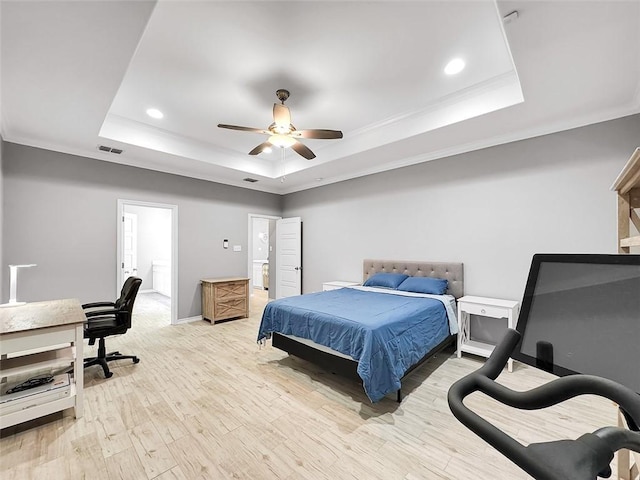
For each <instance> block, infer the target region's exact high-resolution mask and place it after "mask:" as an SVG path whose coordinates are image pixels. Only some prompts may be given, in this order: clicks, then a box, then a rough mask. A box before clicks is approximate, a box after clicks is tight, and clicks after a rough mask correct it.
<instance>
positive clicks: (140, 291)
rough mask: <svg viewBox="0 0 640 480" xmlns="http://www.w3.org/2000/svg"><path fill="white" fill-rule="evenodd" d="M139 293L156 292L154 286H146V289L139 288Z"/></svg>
mask: <svg viewBox="0 0 640 480" xmlns="http://www.w3.org/2000/svg"><path fill="white" fill-rule="evenodd" d="M138 293H155V290H154V289H153V288H146V289H144V290H138Z"/></svg>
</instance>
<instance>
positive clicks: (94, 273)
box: [1, 142, 281, 319]
mask: <svg viewBox="0 0 640 480" xmlns="http://www.w3.org/2000/svg"><path fill="white" fill-rule="evenodd" d="M3 171H4V173H3V179H2V180H3V190H4V191H3V198H4V209H3V212H4V234H3V237H2V238H3V242H2V243H3V250H4V258H3V263H2V266H3V270H2V272H1V274H2V276H3V277H4V280H5V281H4V285H3V298H8V269H7V268H6V264H8V263H37V264H38V266H37V267H35V268H31V269H24V270H25V271H24V272H20V273H21V277H20V278H19V281H18V299H19V300H20V299H21V300H25V301H39V300H48V299H55V298H69V297H75V298H79V299H80V301H82V302H88V301H97V300H109V299H112V298H114V297H115V293H116V265H117V264H116V221H117V200H118V199H125V200H137V201H144V202H156V203H166V204H173V205H177V206H178V222H179V227H178V230H179V231H178V262H179V264H178V269H179V270H178V299H177V301H178V318H181V319H182V318H189V317H193V316H197V315H200V313H201V304H200V303H201V297H200V284H199V280H200V279H201V278H206V277H217V276H236V275H242V276H244V275H246V274H247V237H248V230H247V223H248V222H247V218H248V214H249V213H261V214H265V215H279V214H280V211H281V197H280V196H278V195H275V194H270V193H263V192H257V191H254V190H248V189H243V188H238V187H232V186H228V185H222V184H217V183H213V182H207V181H203V180H196V179H192V178H186V177H181V176H177V175H169V174H164V173H159V172H153V171H150V170H145V169H141V168H135V167H129V166H124V165H119V164H115V163H109V162H103V161H99V160H94V159H90V158H84V157H78V156H73V155H67V154H63V153H58V152H53V151H49V150H43V149H39V148H33V147H27V146H23V145H18V144H13V143H8V142H6V143H5V144H4V149H3ZM224 238H228V239H229V243H230V244H231V245H241V246H242V247H243V248H242V251H241V252H234V251H233V250H232V249H228V250H225V249H223V248H222V240H223V239H224ZM5 270H6V272H5ZM27 270H28V272H27Z"/></svg>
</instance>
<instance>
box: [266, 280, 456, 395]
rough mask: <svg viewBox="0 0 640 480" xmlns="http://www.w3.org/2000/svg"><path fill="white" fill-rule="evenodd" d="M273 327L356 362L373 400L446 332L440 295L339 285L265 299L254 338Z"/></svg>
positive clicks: (391, 389)
mask: <svg viewBox="0 0 640 480" xmlns="http://www.w3.org/2000/svg"><path fill="white" fill-rule="evenodd" d="M272 332H279V333H283V334H285V335H295V336H297V337H302V338H307V339H311V340H313V341H314V342H316V343H319V344H321V345H325V346H327V347H330V348H332V349H334V350H336V351H338V352H340V353H343V354H345V355H348V356H350V357H351V358H353V359H354V360H356V361H357V362H358V375H360V377H361V378H362V381H363V384H364V389H365V392H366V393H367V395H368V397H369V398H370V399H371V401H372V402H377V401H378V400H380V399H381V398H382V397H384V396H385V395H386V394H387V393H390V392H394V391H396V390H398V389H399V388H400V379H401V378H402V376H403V375H404V374H405V372H406V371H407V370H408V369H409V368H410V367H411V366H412V365H414V364H415V363H416V362H417V361H418V360H420V359H421V358H422V357H423V356H424V355H425V354H426V353H427V352H428V351H429V350H431V349H432V348H433V347H435V346H436V345H438V344H439V343H440V342H442V341H443V340H444V339H445V338H446V337H447V336H448V335H449V332H450V330H449V320H448V318H447V313H446V311H445V307H444V305H443V303H442V302H441V301H440V300H437V299H434V298H424V297H410V296H401V295H394V294H389V293H379V292H372V291H362V290H357V289H352V288H341V289H338V290H330V291H327V292H318V293H310V294H306V295H300V296H295V297H288V298H283V299H280V300H275V301H273V302H270V303H268V304H267V306H266V307H265V309H264V313H263V315H262V322H261V323H260V329H259V331H258V341H261V340H263V339H265V338H270V337H271V333H272Z"/></svg>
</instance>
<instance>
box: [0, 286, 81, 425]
mask: <svg viewBox="0 0 640 480" xmlns="http://www.w3.org/2000/svg"><path fill="white" fill-rule="evenodd" d="M85 321H86V317H85V315H84V312H83V311H82V306H81V305H80V302H79V301H78V300H76V299H65V300H52V301H48V302H35V303H27V304H26V305H21V306H17V307H9V308H3V309H0V377H1V378H2V381H3V382H5V381H7V379H10V378H11V377H15V378H19V377H24V376H25V375H28V374H29V373H31V372H41V371H46V370H49V371H53V370H54V369H60V368H64V367H65V366H67V367H69V366H71V365H72V364H73V378H72V380H71V392H70V395H69V396H68V397H66V398H59V399H55V400H51V401H47V402H43V403H40V402H37V401H35V402H34V405H31V404H29V407H28V408H25V409H24V410H20V411H16V412H12V413H6V414H2V415H0V428H6V427H10V426H12V425H16V424H18V423H22V422H26V421H28V420H32V419H34V418H38V417H42V416H45V415H49V414H51V413H55V412H59V411H61V410H66V409H68V408H72V407H73V409H74V414H75V417H76V418H80V417H82V413H83V408H82V389H83V375H84V373H83V366H84V365H83V356H82V346H83V323H84V322H85ZM44 393H46V392H44ZM38 395H41V394H36V395H34V396H33V397H37V396H38Z"/></svg>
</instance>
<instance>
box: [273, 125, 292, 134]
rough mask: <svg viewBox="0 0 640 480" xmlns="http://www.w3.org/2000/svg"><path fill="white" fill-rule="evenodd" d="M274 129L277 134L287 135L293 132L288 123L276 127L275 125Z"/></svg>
mask: <svg viewBox="0 0 640 480" xmlns="http://www.w3.org/2000/svg"><path fill="white" fill-rule="evenodd" d="M273 131H274V132H275V133H276V134H283V135H286V134H287V133H290V132H291V128H289V126H288V125H277V124H276V126H275V127H273Z"/></svg>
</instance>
